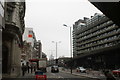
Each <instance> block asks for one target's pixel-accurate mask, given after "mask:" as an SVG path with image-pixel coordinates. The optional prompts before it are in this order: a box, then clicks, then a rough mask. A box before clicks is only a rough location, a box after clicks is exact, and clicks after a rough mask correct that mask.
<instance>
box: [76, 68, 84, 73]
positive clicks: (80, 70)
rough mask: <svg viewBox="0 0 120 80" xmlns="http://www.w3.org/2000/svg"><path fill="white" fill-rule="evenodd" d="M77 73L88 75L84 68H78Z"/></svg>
mask: <svg viewBox="0 0 120 80" xmlns="http://www.w3.org/2000/svg"><path fill="white" fill-rule="evenodd" d="M77 72H82V73H86V69H85V68H83V67H78V68H77Z"/></svg>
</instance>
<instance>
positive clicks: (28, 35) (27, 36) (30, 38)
mask: <svg viewBox="0 0 120 80" xmlns="http://www.w3.org/2000/svg"><path fill="white" fill-rule="evenodd" d="M23 41H26V42H27V43H29V44H31V46H32V47H33V46H34V43H35V41H36V37H35V34H34V31H33V28H25V32H24V34H23Z"/></svg>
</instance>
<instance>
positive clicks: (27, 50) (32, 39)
mask: <svg viewBox="0 0 120 80" xmlns="http://www.w3.org/2000/svg"><path fill="white" fill-rule="evenodd" d="M23 41H24V45H23V49H22V54H21V63H23V62H26V63H27V62H29V60H30V59H34V58H36V54H37V49H36V42H37V40H36V36H35V33H34V31H33V28H28V27H27V28H25V32H24V34H23ZM26 63H25V64H26Z"/></svg>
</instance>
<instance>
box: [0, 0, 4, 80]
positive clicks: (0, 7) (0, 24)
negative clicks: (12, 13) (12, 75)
mask: <svg viewBox="0 0 120 80" xmlns="http://www.w3.org/2000/svg"><path fill="white" fill-rule="evenodd" d="M4 27H5V26H4V0H0V79H1V78H2V29H3V28H4Z"/></svg>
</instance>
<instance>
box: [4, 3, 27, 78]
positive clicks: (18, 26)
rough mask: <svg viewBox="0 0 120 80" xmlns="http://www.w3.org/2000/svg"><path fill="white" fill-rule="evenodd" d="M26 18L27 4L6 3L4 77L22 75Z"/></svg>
mask: <svg viewBox="0 0 120 80" xmlns="http://www.w3.org/2000/svg"><path fill="white" fill-rule="evenodd" d="M24 16H25V2H5V28H4V29H3V30H2V58H3V59H2V73H3V77H12V76H14V77H15V76H18V75H19V74H20V70H21V67H20V54H21V48H22V45H23V39H22V35H23V33H24V28H25V24H24Z"/></svg>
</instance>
